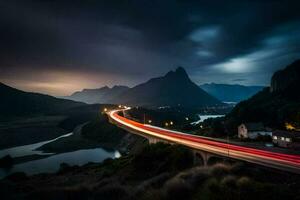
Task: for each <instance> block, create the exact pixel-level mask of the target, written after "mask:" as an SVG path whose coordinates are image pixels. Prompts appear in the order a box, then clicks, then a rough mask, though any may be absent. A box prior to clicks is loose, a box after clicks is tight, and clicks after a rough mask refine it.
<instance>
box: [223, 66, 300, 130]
mask: <svg viewBox="0 0 300 200" xmlns="http://www.w3.org/2000/svg"><path fill="white" fill-rule="evenodd" d="M299 85H300V60H297V61H295V62H293V63H292V64H290V65H288V66H287V67H286V68H285V69H283V70H280V71H277V72H276V73H274V75H273V76H272V80H271V87H268V88H265V89H264V90H262V91H261V92H259V93H257V94H256V95H254V96H253V97H251V98H250V99H249V100H246V101H242V102H241V103H239V104H238V105H237V106H236V107H235V108H234V109H233V110H232V112H231V113H229V114H228V115H227V117H226V118H227V121H228V123H229V124H231V125H232V126H236V125H237V124H238V123H241V122H263V123H264V124H265V125H268V126H271V127H278V128H283V126H284V124H285V123H291V124H293V125H294V126H297V127H299V126H300V93H299Z"/></svg>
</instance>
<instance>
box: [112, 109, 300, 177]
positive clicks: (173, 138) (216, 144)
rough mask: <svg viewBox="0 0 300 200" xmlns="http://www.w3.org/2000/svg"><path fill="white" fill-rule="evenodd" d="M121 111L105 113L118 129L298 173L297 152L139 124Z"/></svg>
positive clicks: (299, 157) (299, 161) (299, 171)
mask: <svg viewBox="0 0 300 200" xmlns="http://www.w3.org/2000/svg"><path fill="white" fill-rule="evenodd" d="M122 111H124V109H123V110H113V111H110V112H108V113H107V114H108V117H109V119H110V122H112V123H114V124H116V125H117V126H119V127H120V128H123V129H126V130H127V131H129V132H133V133H136V134H139V135H142V136H145V137H148V138H155V139H161V140H164V141H168V142H171V143H177V144H181V145H184V146H187V147H191V148H193V149H196V150H201V151H205V152H209V153H212V154H215V155H220V156H226V157H230V158H234V159H238V160H244V161H247V162H251V163H256V164H259V165H264V166H267V167H272V168H277V169H281V170H285V171H290V172H294V173H298V174H300V156H299V155H291V154H284V153H276V152H271V151H266V150H260V149H255V148H251V147H245V146H240V145H235V144H228V143H224V142H220V141H214V140H213V139H209V138H206V137H201V136H195V135H190V134H185V133H182V132H178V131H172V130H168V129H163V128H160V127H156V126H151V125H148V124H141V123H139V122H136V121H133V120H130V119H127V118H125V117H122V116H120V115H119V114H118V113H119V112H122Z"/></svg>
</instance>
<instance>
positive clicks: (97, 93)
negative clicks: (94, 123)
mask: <svg viewBox="0 0 300 200" xmlns="http://www.w3.org/2000/svg"><path fill="white" fill-rule="evenodd" d="M128 89H129V87H127V86H121V85H120V86H119V85H117V86H114V87H112V88H109V87H107V86H105V87H102V88H98V89H83V90H82V91H79V92H75V93H73V94H72V95H71V96H68V97H63V98H65V99H71V100H74V101H81V102H85V103H89V104H94V103H110V102H111V99H113V98H115V97H116V96H118V95H120V94H121V93H123V92H124V91H126V90H128Z"/></svg>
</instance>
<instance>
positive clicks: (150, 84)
mask: <svg viewBox="0 0 300 200" xmlns="http://www.w3.org/2000/svg"><path fill="white" fill-rule="evenodd" d="M67 98H68V99H72V100H77V101H82V102H86V103H96V102H97V103H99V102H101V103H114V104H125V105H134V106H146V107H159V106H179V105H180V106H184V107H194V106H195V107H202V106H212V105H221V104H222V103H221V102H220V101H219V100H218V99H216V98H215V97H213V96H211V95H210V94H208V93H207V92H205V91H204V90H202V89H201V88H200V87H199V86H197V85H196V84H195V83H193V82H192V81H191V80H190V78H189V76H188V74H187V73H186V71H185V70H184V68H182V67H178V68H177V69H176V70H175V71H169V72H168V73H167V74H166V75H164V76H161V77H157V78H152V79H150V80H149V81H147V82H145V83H142V84H139V85H137V86H135V87H133V88H128V87H126V86H115V87H113V88H108V87H103V88H100V89H84V90H83V91H81V92H75V93H74V94H72V95H71V96H69V97H67Z"/></svg>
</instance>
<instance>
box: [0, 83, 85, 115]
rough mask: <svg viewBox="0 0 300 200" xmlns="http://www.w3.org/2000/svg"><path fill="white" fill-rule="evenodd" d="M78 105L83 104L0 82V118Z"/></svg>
mask: <svg viewBox="0 0 300 200" xmlns="http://www.w3.org/2000/svg"><path fill="white" fill-rule="evenodd" d="M80 105H84V104H83V103H79V102H74V101H71V100H65V99H58V98H55V97H52V96H49V95H44V94H38V93H32V92H24V91H21V90H18V89H15V88H12V87H9V86H7V85H5V84H3V83H0V110H1V112H0V119H1V118H2V119H3V118H5V117H17V116H25V115H26V116H28V115H38V114H49V113H55V112H61V111H63V110H66V109H69V108H72V107H76V106H80Z"/></svg>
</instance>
